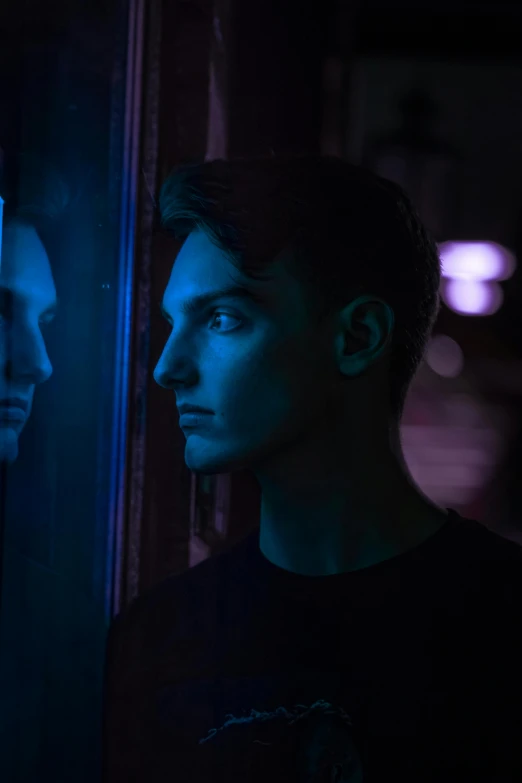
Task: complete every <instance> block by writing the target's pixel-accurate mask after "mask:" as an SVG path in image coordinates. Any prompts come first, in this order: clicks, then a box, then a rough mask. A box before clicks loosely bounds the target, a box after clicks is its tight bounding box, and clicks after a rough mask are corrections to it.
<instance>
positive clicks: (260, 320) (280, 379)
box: [154, 231, 337, 473]
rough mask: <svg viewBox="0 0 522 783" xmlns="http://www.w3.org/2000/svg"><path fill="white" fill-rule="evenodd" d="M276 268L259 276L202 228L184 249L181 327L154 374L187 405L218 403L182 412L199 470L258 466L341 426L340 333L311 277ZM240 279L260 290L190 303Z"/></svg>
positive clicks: (174, 291)
mask: <svg viewBox="0 0 522 783" xmlns="http://www.w3.org/2000/svg"><path fill="white" fill-rule="evenodd" d="M271 271H273V279H270V280H266V281H265V280H263V281H252V280H249V279H248V278H246V277H245V276H243V275H242V274H241V273H240V272H239V271H238V270H237V269H235V268H234V266H233V265H232V263H231V262H230V260H229V258H228V257H227V256H226V254H225V253H223V252H222V251H221V250H220V249H219V248H218V247H216V246H215V245H214V244H213V243H212V242H211V241H210V240H209V239H208V237H207V236H206V235H205V234H204V233H203V232H201V231H197V232H193V233H192V234H190V236H189V237H188V239H187V240H186V241H185V243H184V245H183V247H182V248H181V250H180V252H179V254H178V256H177V258H176V261H175V263H174V266H173V269H172V274H171V277H170V280H169V283H168V285H167V288H166V290H165V293H164V297H163V309H164V315H165V316H166V317H167V319H168V320H169V322H170V324H171V326H172V332H171V335H170V337H169V340H168V341H167V344H166V345H165V348H164V350H163V353H162V355H161V357H160V360H159V362H158V364H157V367H156V369H155V373H154V377H155V380H156V381H157V383H159V384H160V385H162V386H165V387H167V388H170V389H173V390H174V391H175V393H176V403H177V405H178V406H180V405H183V404H189V405H197V406H202V407H204V408H208V409H210V411H211V413H209V414H206V415H202V416H201V417H200V418H199V419H195V418H192V420H191V419H190V418H188V417H183V416H182V417H181V419H180V426H181V428H182V430H183V432H184V435H185V436H186V447H185V461H186V464H187V466H188V467H189V468H190V469H191V470H195V471H200V472H203V473H225V472H230V471H232V470H238V469H241V468H251V469H255V468H256V466H258V465H260V464H262V463H263V460H265V459H271V458H272V456H273V455H276V454H277V453H278V451H279V450H281V449H282V448H285V449H286V448H288V446H289V445H290V444H293V445H295V444H296V443H297V441H298V440H299V439H300V438H301V437H302V436H304V437H306V438H308V437H309V436H310V435H311V434H313V431H314V428H319V431H321V430H322V429H323V428H324V427H328V428H331V427H332V404H331V403H332V397H331V395H332V390H333V389H334V388H335V384H336V378H337V372H336V367H335V362H334V361H333V356H332V355H329V350H328V346H329V345H331V341H330V340H326V339H325V334H324V329H322V328H321V329H320V328H319V327H318V326H317V324H316V323H314V322H313V321H312V319H311V318H310V315H309V312H308V308H307V305H306V301H305V298H304V295H303V292H302V287H301V284H300V283H299V282H298V281H297V280H296V279H295V278H293V277H292V276H291V275H290V274H289V273H288V272H287V271H286V269H285V268H284V266H283V264H280V263H275V264H274V265H273V267H272V269H271ZM238 284H239V285H242V286H245V287H246V288H247V289H249V290H250V291H253V292H254V293H255V296H256V299H254V298H251V297H249V296H229V297H226V296H221V297H219V298H217V299H215V300H214V301H211V302H207V303H201V304H200V305H199V306H198V307H191V308H190V309H187V305H188V304H189V303H190V302H191V301H194V297H198V296H201V295H203V294H207V293H208V294H211V293H213V292H215V291H216V290H218V289H223V288H226V287H230V286H233V285H238ZM330 353H331V354H333V350H332V351H330ZM173 402H174V401H173Z"/></svg>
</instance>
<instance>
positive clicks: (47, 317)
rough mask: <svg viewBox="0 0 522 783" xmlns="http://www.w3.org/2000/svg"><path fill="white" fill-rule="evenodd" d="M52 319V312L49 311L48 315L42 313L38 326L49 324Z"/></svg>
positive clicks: (53, 317) (53, 316)
mask: <svg viewBox="0 0 522 783" xmlns="http://www.w3.org/2000/svg"><path fill="white" fill-rule="evenodd" d="M54 319H55V315H54V313H49V315H44V316H42V317H41V318H40V321H39V324H40V326H49V324H50V323H52V322H53V321H54Z"/></svg>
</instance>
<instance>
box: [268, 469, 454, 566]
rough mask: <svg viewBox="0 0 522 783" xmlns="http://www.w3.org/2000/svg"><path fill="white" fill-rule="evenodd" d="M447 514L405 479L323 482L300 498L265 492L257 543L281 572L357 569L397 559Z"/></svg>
mask: <svg viewBox="0 0 522 783" xmlns="http://www.w3.org/2000/svg"><path fill="white" fill-rule="evenodd" d="M446 517H447V512H446V510H445V509H443V508H440V507H438V506H436V505H435V504H434V503H432V502H431V501H430V500H429V499H428V498H426V497H424V496H423V495H422V494H421V493H420V492H419V491H418V490H417V488H416V487H414V486H413V485H412V484H411V483H410V482H409V481H408V479H407V477H406V476H404V477H403V479H402V481H401V479H400V478H399V479H398V480H397V481H396V482H395V484H390V483H389V482H387V483H384V482H383V483H382V484H379V482H375V483H374V485H373V487H372V488H371V489H370V488H369V489H368V491H367V492H366V493H365V492H364V491H359V492H356V491H352V492H350V490H349V488H347V487H344V488H343V487H339V488H337V489H336V488H334V487H332V486H330V487H327V486H324V492H323V493H322V492H321V491H320V490H319V489H316V490H312V491H310V488H309V487H308V491H307V488H305V487H304V486H303V491H302V493H300V494H299V497H296V496H295V495H294V496H293V497H292V496H291V495H289V494H288V493H286V494H285V493H284V492H277V491H276V492H274V491H268V492H266V491H264V492H263V495H262V501H261V520H260V538H259V545H260V549H261V552H262V553H263V555H264V556H265V557H266V558H267V559H268V560H269V561H270V562H272V563H273V564H275V565H277V566H279V567H280V568H283V569H284V570H286V571H290V572H294V573H298V574H303V575H308V576H320V575H331V574H338V573H344V572H348V571H356V570H360V569H363V568H367V567H369V566H371V565H375V564H377V563H379V562H382V561H384V560H388V559H389V558H391V557H396V556H397V555H400V554H402V553H404V552H407V551H408V550H410V549H413V548H414V547H416V546H418V545H419V544H421V543H422V542H423V541H425V540H426V539H428V538H429V537H430V536H432V535H434V534H435V533H436V532H437V531H438V530H439V529H440V528H441V527H442V525H443V524H444V523H445V521H446Z"/></svg>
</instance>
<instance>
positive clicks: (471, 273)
mask: <svg viewBox="0 0 522 783" xmlns="http://www.w3.org/2000/svg"><path fill="white" fill-rule="evenodd" d="M439 253H440V258H441V265H442V276H443V278H444V279H443V282H442V286H441V296H442V299H443V300H444V302H445V303H446V304H447V305H448V307H449V308H451V309H452V310H454V311H455V312H457V313H460V314H462V315H492V314H493V313H496V312H497V310H498V309H499V308H500V307H501V306H502V302H503V301H504V294H503V292H502V289H501V288H500V286H499V285H498V283H497V281H498V280H507V279H508V278H509V277H511V275H512V274H513V272H514V271H515V269H516V266H517V262H516V257H515V255H514V254H513V253H512V252H511V251H510V250H507V248H505V247H502V245H499V244H497V243H496V242H487V241H484V242H476V241H474V242H456V241H449V242H442V243H441V244H440V245H439Z"/></svg>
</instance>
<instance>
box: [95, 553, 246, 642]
mask: <svg viewBox="0 0 522 783" xmlns="http://www.w3.org/2000/svg"><path fill="white" fill-rule="evenodd" d="M245 545H247V541H246V539H243V540H241V541H240V542H238V543H236V544H235V545H234V546H232V547H230V548H228V549H226V550H225V551H223V552H221V553H220V554H217V555H215V556H213V557H209V558H207V559H206V560H203V561H201V562H200V563H198V564H197V565H195V566H193V567H190V568H188V569H186V570H185V571H183V572H181V573H177V574H172V575H170V576H168V577H167V578H166V579H163V580H162V581H161V582H159V583H158V584H157V585H155V586H154V587H152V588H149V589H148V590H146V591H145V592H143V593H142V594H141V595H139V596H138V597H136V598H135V599H134V600H133V601H132V602H131V603H130V604H129V605H128V606H127V607H126V608H125V609H123V610H122V611H121V612H120V613H119V614H118V615H117V616H116V617H115V618H114V620H113V621H112V624H111V631H110V633H111V636H112V637H113V638H116V637H118V639H119V640H120V644H121V645H122V646H127V647H128V646H129V645H132V644H141V640H143V639H144V638H146V639H147V644H148V645H149V646H150V645H155V644H156V645H160V644H164V643H166V640H167V635H168V634H171V635H172V636H174V635H176V636H183V635H188V634H191V633H193V632H194V631H195V628H193V627H192V626H193V624H195V623H196V622H199V623H201V621H202V619H203V617H204V616H205V613H206V612H208V610H209V609H210V608H211V606H212V603H213V599H214V597H215V596H216V594H217V593H218V591H219V588H220V585H221V584H222V583H223V582H224V580H226V579H229V578H231V577H232V578H233V574H234V573H235V572H236V571H237V569H238V567H239V566H240V564H241V561H242V558H243V553H244V549H245Z"/></svg>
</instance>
